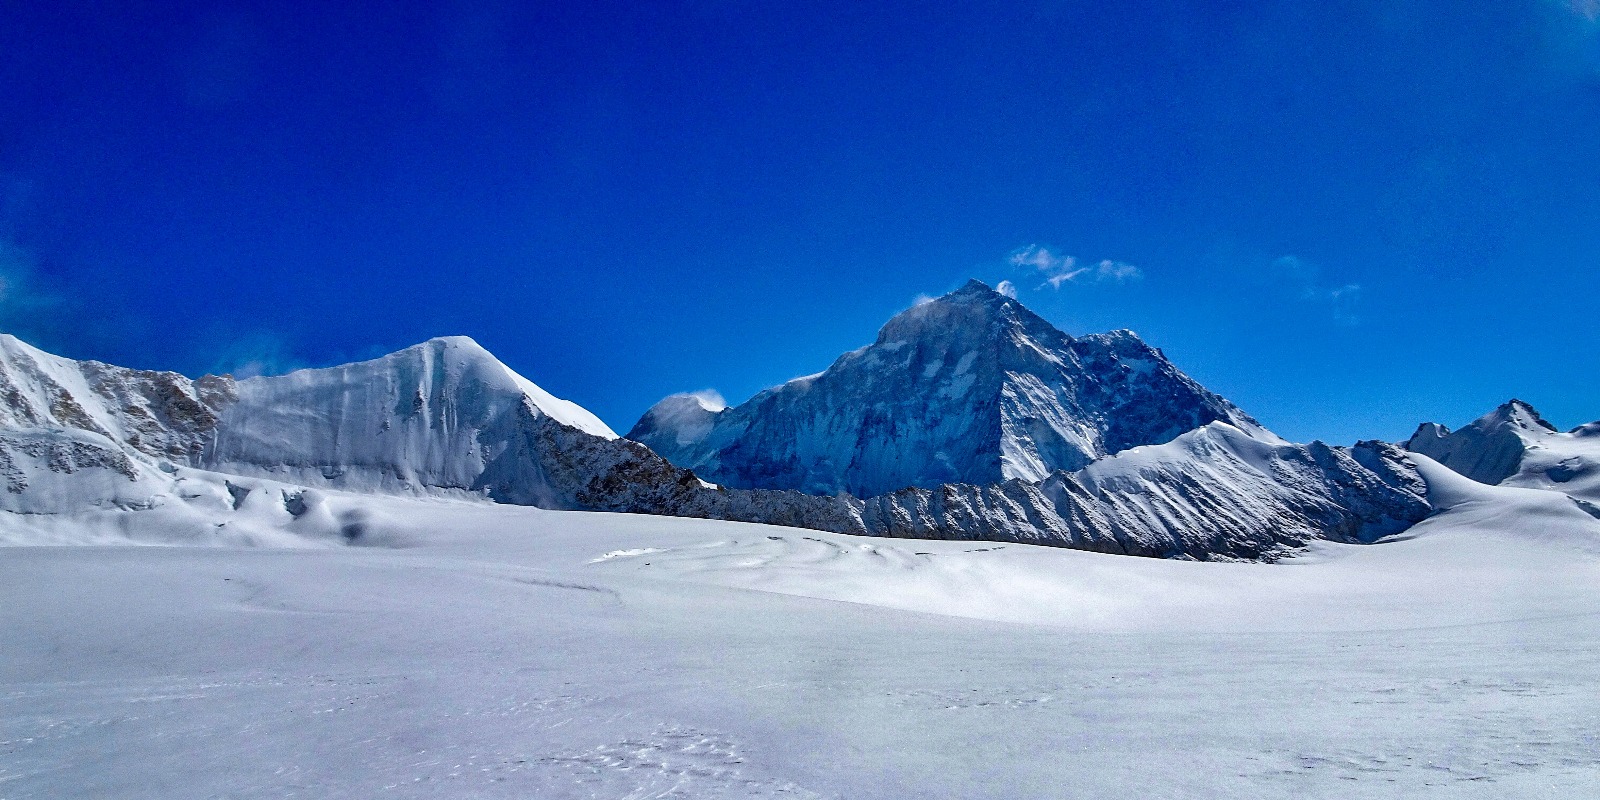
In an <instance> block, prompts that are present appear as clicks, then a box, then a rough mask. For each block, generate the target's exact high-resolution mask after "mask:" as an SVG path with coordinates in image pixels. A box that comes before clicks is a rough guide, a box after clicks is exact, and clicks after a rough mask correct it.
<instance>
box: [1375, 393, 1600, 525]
mask: <svg viewBox="0 0 1600 800" xmlns="http://www.w3.org/2000/svg"><path fill="white" fill-rule="evenodd" d="M1405 447H1406V449H1408V450H1411V451H1412V452H1416V453H1421V454H1423V455H1426V456H1428V457H1429V458H1432V459H1433V460H1435V461H1438V462H1439V463H1441V464H1444V465H1445V466H1447V467H1450V468H1451V469H1453V470H1455V471H1456V472H1459V473H1461V474H1462V475H1465V476H1467V477H1468V478H1471V479H1473V480H1475V481H1478V482H1480V483H1490V484H1502V485H1505V486H1522V487H1527V488H1535V489H1555V490H1558V491H1561V492H1565V493H1566V494H1568V495H1571V496H1572V497H1574V498H1577V499H1580V500H1583V501H1586V503H1587V507H1588V508H1595V507H1596V506H1595V504H1597V503H1600V422H1591V423H1589V424H1587V425H1581V426H1579V427H1577V428H1573V429H1572V430H1570V431H1567V432H1564V433H1563V432H1561V431H1558V430H1556V427H1555V426H1554V425H1551V424H1550V423H1549V422H1546V421H1545V420H1544V418H1543V417H1541V416H1539V412H1538V411H1536V410H1534V408H1533V406H1531V405H1528V404H1527V403H1524V402H1522V401H1521V400H1511V401H1509V402H1507V403H1504V404H1503V405H1501V406H1500V407H1499V408H1496V409H1495V410H1493V411H1491V412H1489V413H1488V414H1485V415H1483V416H1481V417H1479V418H1478V419H1476V420H1474V421H1472V422H1471V423H1470V424H1468V425H1467V426H1466V427H1464V428H1462V429H1461V430H1458V431H1451V430H1450V429H1449V428H1446V427H1444V426H1443V425H1439V424H1436V423H1432V422H1425V423H1423V424H1422V425H1420V426H1419V427H1418V428H1417V432H1416V433H1414V434H1412V436H1411V439H1410V440H1408V441H1407V442H1406V444H1405ZM1596 513H1597V514H1600V511H1597V512H1596Z"/></svg>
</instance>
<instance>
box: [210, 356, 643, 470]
mask: <svg viewBox="0 0 1600 800" xmlns="http://www.w3.org/2000/svg"><path fill="white" fill-rule="evenodd" d="M237 395H238V399H237V401H236V402H234V403H231V404H229V405H228V406H227V407H226V408H225V409H223V411H222V412H221V420H220V422H219V425H218V431H217V435H216V437H215V439H214V441H213V442H212V443H211V445H210V446H209V447H208V448H207V450H206V452H205V455H204V459H203V461H204V465H205V466H206V467H208V468H212V469H217V470H221V471H225V472H238V473H247V474H264V475H271V476H273V477H278V478H282V479H290V480H295V481H301V482H310V483H314V484H318V483H325V484H327V485H331V486H337V487H339V488H348V489H367V490H388V491H393V490H399V491H412V490H425V489H430V488H443V489H462V490H469V491H470V490H474V489H475V488H477V482H478V479H479V477H480V476H481V475H482V474H483V472H484V471H485V469H486V468H487V466H488V465H489V464H490V463H491V462H493V461H494V460H495V459H496V458H497V457H500V456H501V455H503V454H504V453H505V452H506V450H507V448H509V447H511V446H512V443H513V441H514V439H515V438H516V436H517V435H518V433H519V426H520V425H521V424H522V423H523V422H524V418H525V417H545V418H548V419H551V420H554V421H556V422H558V423H561V424H563V425H568V426H570V427H573V428H575V429H577V430H580V431H583V432H584V433H586V434H589V435H591V436H596V437H599V438H602V439H608V440H609V439H615V438H617V437H616V434H614V433H613V432H612V431H611V429H610V428H608V427H606V425H605V423H603V422H601V421H600V420H599V419H598V418H596V417H595V416H594V415H593V414H591V413H589V412H588V411H586V410H585V409H583V408H581V407H580V406H578V405H577V404H575V403H571V402H569V401H566V400H560V399H557V398H555V397H552V396H551V395H550V394H549V393H547V392H545V391H544V390H543V389H541V388H539V387H538V386H537V385H535V384H534V383H533V382H531V381H529V380H527V379H526V378H523V377H522V376H520V375H518V374H516V373H515V372H513V371H511V369H510V368H508V367H506V366H505V365H504V364H502V363H500V361H499V360H497V359H496V358H495V357H494V356H492V355H490V354H489V352H488V351H487V350H484V349H483V348H482V347H480V346H479V345H478V344H477V343H476V342H474V341H472V340H471V339H468V338H466V337H462V336H456V337H446V338H438V339H431V340H429V341H427V342H424V343H422V344H418V345H415V346H412V347H408V348H406V349H404V350H401V351H399V352H396V353H391V354H389V355H387V356H383V357H382V358H378V359H374V360H371V361H363V362H359V363H355V364H346V365H343V366H337V367H329V368H326V369H310V370H301V371H299V372H293V373H290V374H288V375H281V376H275V377H263V378H252V379H249V380H243V381H239V382H238V384H237Z"/></svg>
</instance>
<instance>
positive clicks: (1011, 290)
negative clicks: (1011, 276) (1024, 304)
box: [994, 281, 1017, 300]
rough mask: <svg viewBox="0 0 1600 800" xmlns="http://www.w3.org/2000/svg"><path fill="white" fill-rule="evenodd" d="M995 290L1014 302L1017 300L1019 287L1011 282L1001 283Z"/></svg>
mask: <svg viewBox="0 0 1600 800" xmlns="http://www.w3.org/2000/svg"><path fill="white" fill-rule="evenodd" d="M994 290H995V291H997V292H999V293H1001V294H1003V295H1005V296H1006V297H1009V298H1011V299H1012V300H1015V299H1017V285H1016V284H1014V283H1012V282H1011V281H1001V282H1000V283H999V284H997V285H996V286H995V287H994Z"/></svg>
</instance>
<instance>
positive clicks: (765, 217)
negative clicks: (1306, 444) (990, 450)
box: [0, 0, 1600, 443]
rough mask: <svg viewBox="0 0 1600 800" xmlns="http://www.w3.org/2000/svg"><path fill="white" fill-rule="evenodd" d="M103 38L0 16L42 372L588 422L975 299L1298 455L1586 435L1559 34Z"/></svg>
mask: <svg viewBox="0 0 1600 800" xmlns="http://www.w3.org/2000/svg"><path fill="white" fill-rule="evenodd" d="M145 5H146V4H122V3H117V2H94V3H72V2H51V3H23V2H6V3H0V282H3V289H0V328H3V329H4V330H7V331H10V332H13V333H16V334H18V335H20V336H23V337H24V338H27V339H29V340H31V341H33V342H35V343H36V344H38V345H40V346H43V347H45V348H47V349H51V350H53V351H56V352H60V353H62V354H65V355H70V356H74V357H79V358H97V359H101V360H105V361H111V362H115V363H121V364H127V365H132V366H139V367H148V368H164V369H176V370H180V371H184V372H187V373H190V374H197V373H200V372H204V371H208V370H225V369H233V370H245V371H249V370H267V371H281V370H284V369H288V368H291V367H295V366H315V365H326V364H331V363H336V362H340V361H346V360H351V359H355V358H360V357H367V356H372V355H376V354H378V353H381V352H385V351H388V350H393V349H397V348H399V347H402V346H405V345H408V344H411V343H414V342H416V341H420V340H422V339H426V338H428V337H430V336H434V335H440V334H454V333H464V334H467V335H470V336H473V337H475V338H476V339H478V340H479V341H480V342H481V343H483V344H484V345H485V346H486V347H488V348H489V349H490V350H492V351H494V352H495V353H496V354H498V355H499V356H500V357H501V358H502V359H503V360H504V361H506V362H507V363H508V364H510V365H512V366H513V367H514V368H516V369H517V370H518V371H520V372H522V373H523V374H525V375H527V376H528V377H530V378H532V379H533V380H534V381H536V382H538V383H540V384H542V385H543V386H545V387H546V388H547V389H549V390H551V391H552V392H554V393H556V394H558V395H560V396H563V397H567V398H570V399H573V400H576V401H578V402H580V403H582V404H584V405H585V406H587V407H589V408H590V409H592V410H593V411H595V412H596V413H598V414H599V415H600V416H601V417H602V418H603V419H605V420H606V421H607V422H609V423H610V424H611V425H612V426H613V427H616V428H617V429H619V430H626V429H627V428H628V427H629V426H630V425H631V424H632V423H633V421H634V420H635V419H636V418H637V416H638V415H639V414H640V413H641V412H642V411H643V410H644V409H645V408H646V407H648V406H649V405H650V404H651V403H652V402H654V401H655V400H656V399H658V398H659V397H660V396H662V395H664V394H667V393H669V392H672V391H679V390H696V389H704V388H707V387H713V388H716V389H718V390H720V391H721V392H722V393H723V394H724V395H726V396H727V397H728V399H729V400H732V401H738V400H742V399H744V398H745V397H748V396H749V395H750V394H752V393H753V392H755V391H756V390H758V389H760V388H762V387H765V386H767V385H770V384H773V383H776V382H779V381H782V380H785V379H787V378H790V377H793V376H796V375H800V374H805V373H810V372H814V371H817V370H820V369H822V368H823V367H825V366H827V365H828V364H829V363H830V362H831V361H832V359H833V358H834V357H835V356H836V355H838V354H839V353H841V352H843V351H845V350H848V349H852V348H855V347H858V346H860V345H862V344H865V343H867V342H869V341H871V339H872V338H873V336H874V334H875V332H876V330H877V328H878V326H879V325H880V324H881V323H882V322H883V321H884V320H885V319H887V318H888V317H889V316H890V315H892V314H894V313H895V312H897V311H899V310H901V309H903V308H905V307H906V306H908V305H910V304H911V303H912V302H913V300H914V298H915V297H917V296H918V295H920V294H939V293H942V292H944V291H948V290H950V289H953V288H955V287H957V286H959V285H960V284H961V283H962V282H964V281H965V280H966V279H967V278H969V277H976V278H979V279H982V280H985V281H987V282H989V283H991V284H998V282H1000V281H1002V280H1009V281H1011V282H1012V283H1013V284H1014V285H1015V286H1016V287H1017V291H1018V293H1019V296H1020V297H1021V299H1022V300H1023V301H1024V302H1026V303H1027V304H1028V305H1029V306H1031V307H1032V308H1034V309H1035V310H1036V311H1038V312H1039V313H1041V314H1042V315H1044V316H1045V317H1046V318H1048V319H1050V320H1052V321H1054V322H1055V323H1057V324H1058V325H1059V326H1061V327H1062V328H1063V329H1065V330H1066V331H1068V332H1069V333H1075V334H1076V333H1086V332H1093V331H1099V330H1104V329H1109V328H1118V327H1126V328H1132V329H1134V330H1136V331H1138V332H1139V333H1140V334H1142V335H1143V336H1144V337H1145V338H1146V339H1147V340H1149V341H1150V342H1151V343H1153V344H1155V345H1157V346H1159V347H1162V348H1163V349H1164V350H1165V351H1166V352H1167V353H1168V355H1170V356H1171V357H1172V358H1173V359H1174V360H1175V361H1176V362H1177V363H1178V364H1179V366H1181V367H1183V368H1184V369H1186V370H1188V371H1189V372H1190V373H1191V374H1192V375H1194V376H1195V377H1196V378H1198V379H1199V380H1200V381H1202V382H1203V383H1205V384H1206V385H1208V386H1209V387H1211V388H1213V389H1215V390H1216V391H1218V392H1221V393H1222V394H1224V395H1226V396H1228V397H1230V398H1232V399H1233V400H1235V401H1236V402H1237V403H1239V404H1240V405H1241V406H1243V407H1244V408H1245V409H1246V410H1248V411H1250V412H1251V413H1253V414H1255V415H1256V416H1257V417H1258V418H1260V419H1261V420H1262V421H1263V422H1264V423H1266V424H1267V425H1268V426H1269V427H1272V428H1274V429H1275V430H1277V431H1279V432H1280V433H1282V434H1284V435H1286V436H1288V437H1290V438H1293V439H1297V440H1307V439H1311V438H1323V439H1326V440H1329V441H1333V442H1341V443H1342V442H1349V441H1353V440H1355V439H1358V438H1391V439H1393V438H1401V437H1404V436H1406V435H1408V434H1409V433H1410V431H1411V430H1412V428H1413V427H1414V425H1415V424H1416V423H1417V422H1418V421H1421V420H1424V419H1431V420H1438V421H1442V422H1444V423H1446V424H1449V425H1452V426H1454V425H1458V424H1460V423H1462V422H1465V421H1467V420H1468V419H1471V418H1472V417H1475V416H1477V415H1478V414H1480V413H1482V412H1484V411H1487V410H1488V409H1489V408H1491V407H1493V406H1494V405H1496V404H1498V403H1499V402H1501V401H1503V400H1505V399H1507V398H1508V397H1511V396H1517V397H1521V398H1523V399H1525V400H1528V401H1529V402H1532V403H1533V404H1534V405H1535V406H1537V407H1538V408H1540V409H1541V410H1542V411H1544V412H1545V414H1546V416H1548V417H1549V418H1551V419H1552V421H1554V422H1555V423H1556V424H1558V425H1560V426H1562V427H1570V426H1572V425H1576V424H1578V423H1580V422H1586V421H1589V420H1592V419H1595V418H1597V417H1600V379H1597V378H1596V366H1595V365H1596V363H1597V362H1600V322H1597V319H1596V316H1597V314H1596V312H1597V310H1600V304H1597V302H1596V301H1597V299H1600V269H1597V268H1600V21H1597V18H1600V0H1463V1H1462V2H1455V3H1431V2H1430V3H1422V2H1407V1H1406V0H1399V1H1398V2H1397V1H1395V0H1383V1H1381V2H1376V1H1375V2H1326V3H1305V2H1271V3H1248V2H1233V3H1215V4H1205V3H1183V2H1148V3H1140V4H1126V5H1125V6H1124V5H1122V4H1110V5H1108V4H1104V3H1072V2H1038V3H1029V2H1011V3H1003V4H974V3H963V4H959V5H949V6H944V5H930V4H926V3H915V4H912V3H907V4H896V5H879V4H870V3H846V4H839V5H821V4H801V3H741V2H730V1H725V0H698V1H696V2H683V3H661V4H649V3H637V2H625V3H597V2H583V3H560V4H544V5H541V4H534V3H521V2H515V3H471V2H463V3H443V4H438V5H434V6H412V7H409V8H408V9H405V10H399V11H395V10H389V11H384V12H381V13H380V12H374V11H353V10H333V11H330V10H328V9H326V8H318V7H316V6H317V5H320V4H305V6H304V7H296V6H293V5H288V4H253V3H233V4H217V5H207V6H195V7H191V8H183V9H180V10H165V11H156V10H151V9H149V8H147V7H145ZM1069 257H1070V258H1072V259H1074V261H1072V262H1070V266H1069V262H1068V261H1067V260H1066V259H1067V258H1069ZM1016 262H1022V263H1016ZM1102 262H1109V263H1107V264H1106V266H1104V267H1102V266H1100V265H1101V263H1102ZM1084 268H1087V269H1086V270H1085V269H1084ZM1080 270H1084V271H1080ZM1066 276H1070V277H1066ZM1050 277H1057V278H1058V280H1057V281H1055V283H1054V285H1052V284H1051V283H1050V282H1049V281H1048V279H1049V278H1050Z"/></svg>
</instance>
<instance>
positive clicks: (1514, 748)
mask: <svg viewBox="0 0 1600 800" xmlns="http://www.w3.org/2000/svg"><path fill="white" fill-rule="evenodd" d="M1442 483H1443V484H1444V485H1445V488H1443V489H1440V490H1439V491H1441V492H1443V493H1444V494H1447V495H1448V494H1450V493H1451V492H1454V493H1455V494H1454V496H1451V497H1446V498H1444V499H1445V500H1446V501H1447V502H1446V504H1447V505H1450V510H1449V511H1447V512H1445V513H1444V514H1442V515H1440V516H1438V517H1435V518H1434V519H1432V520H1430V521H1428V522H1425V523H1423V524H1422V525H1420V526H1418V527H1417V528H1415V529H1413V530H1412V531H1411V532H1410V533H1409V534H1408V535H1407V536H1406V537H1405V538H1404V539H1403V540H1401V541H1393V542H1386V543H1382V544H1377V545H1369V546H1347V545H1329V546H1325V547H1322V548H1319V549H1317V550H1314V551H1312V552H1310V553H1308V554H1307V555H1306V556H1304V557H1302V558H1298V559H1295V560H1292V561H1291V562H1289V563H1287V564H1283V565H1275V566H1267V565H1257V564H1195V563H1181V562H1171V561H1157V560H1150V559H1138V558H1129V557H1119V556H1102V555H1096V554H1090V553H1082V552H1074V551H1066V550H1055V549H1048V548H1035V547H1027V546H1018V545H987V544H974V543H964V542H923V541H907V540H881V539H862V538H854V537H849V536H838V535H830V534H821V533H815V532H811V531H800V530H795V529H788V528H777V527H767V526H759V525H745V524H738V523H725V522H709V521H698V520H683V519H662V518H653V517H643V516H620V515H602V514H578V513H565V512H551V511H541V510H538V509H529V508H511V507H498V506H489V505H483V504H474V503H469V502H452V501H418V500H389V499H385V500H373V499H370V498H359V497H356V496H353V495H330V496H329V498H328V500H327V502H328V503H329V504H331V505H333V506H338V505H340V504H344V505H357V504H365V506H367V509H366V510H367V512H368V516H367V517H366V519H368V520H369V524H370V526H371V527H372V528H373V533H372V535H370V536H364V537H362V539H361V540H359V541H370V542H374V543H381V544H383V545H385V546H382V547H349V546H344V545H342V544H338V545H336V544H333V543H331V542H328V541H323V540H317V541H311V542H308V543H307V544H308V546H306V547H302V548H298V549H286V548H276V547H275V548H267V547H249V548H247V547H198V546H180V547H173V546H163V547H133V546H125V545H123V546H116V545H112V546H107V545H80V546H57V547H28V546H23V547H9V548H3V549H0V654H3V657H0V798H6V800H20V799H21V798H47V797H48V798H55V797H118V798H124V797H136V798H189V797H194V798H201V797H229V798H246V797H273V798H278V797H315V798H333V797H352V798H357V797H359V798H371V797H429V798H432V797H464V798H465V797H470V798H479V797H482V798H498V797H516V798H530V797H538V798H663V797H682V798H746V797H785V798H877V797H884V798H923V797H928V798H934V797H937V798H947V797H948V798H957V797H959V798H970V797H994V798H1026V797H1040V798H1045V797H1049V798H1058V797H1086V798H1122V797H1141V798H1143V797H1285V798H1287V797H1296V798H1298V797H1329V798H1334V797H1337V798H1345V797H1366V796H1370V797H1413V796H1414V797H1486V798H1487V797H1495V798H1503V797H1583V796H1597V794H1600V726H1597V725H1596V724H1595V720H1596V719H1600V692H1597V691H1596V690H1595V687H1596V685H1597V682H1600V624H1597V623H1600V522H1597V521H1596V520H1594V519H1592V518H1591V517H1589V516H1588V515H1586V514H1584V513H1582V512H1581V511H1580V510H1578V509H1577V508H1576V506H1574V504H1572V503H1571V502H1570V501H1569V500H1568V499H1567V498H1566V497H1564V496H1562V495H1559V494H1557V493H1554V492H1545V491H1536V490H1519V489H1502V488H1492V489H1491V488H1473V487H1469V486H1467V484H1465V482H1464V481H1458V482H1456V483H1454V484H1451V483H1449V482H1448V481H1443V482H1442ZM1452 487H1453V488H1452ZM335 510H337V509H335ZM52 537H53V538H51V541H59V540H60V537H59V531H57V532H56V533H54V534H52ZM93 538H94V539H95V540H97V541H104V540H105V537H104V536H103V535H102V534H96V536H95V537H93ZM11 541H13V542H15V541H18V539H17V538H16V536H15V535H14V536H13V537H12V539H11Z"/></svg>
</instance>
